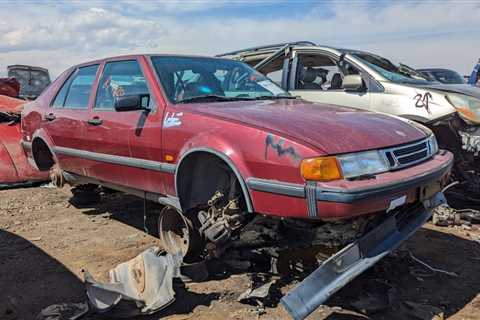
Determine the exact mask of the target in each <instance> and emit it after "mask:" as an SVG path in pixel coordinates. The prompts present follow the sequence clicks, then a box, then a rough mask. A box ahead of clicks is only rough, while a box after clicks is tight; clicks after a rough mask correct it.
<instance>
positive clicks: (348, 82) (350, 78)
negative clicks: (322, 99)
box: [342, 74, 365, 92]
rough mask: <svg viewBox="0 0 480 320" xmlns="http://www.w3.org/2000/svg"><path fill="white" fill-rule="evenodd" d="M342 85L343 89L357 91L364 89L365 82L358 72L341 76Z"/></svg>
mask: <svg viewBox="0 0 480 320" xmlns="http://www.w3.org/2000/svg"><path fill="white" fill-rule="evenodd" d="M342 87H343V89H345V91H356V92H359V91H364V90H365V83H364V82H363V79H362V77H361V76H360V75H359V74H349V75H347V76H345V78H343V83H342Z"/></svg>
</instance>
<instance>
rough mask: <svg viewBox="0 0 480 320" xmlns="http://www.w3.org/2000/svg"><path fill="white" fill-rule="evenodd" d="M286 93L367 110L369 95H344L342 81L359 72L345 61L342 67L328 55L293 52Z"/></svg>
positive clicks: (346, 92) (315, 100)
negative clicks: (293, 56)
mask: <svg viewBox="0 0 480 320" xmlns="http://www.w3.org/2000/svg"><path fill="white" fill-rule="evenodd" d="M291 68H292V69H291V72H290V74H291V75H292V77H291V79H293V81H290V82H289V91H290V93H291V94H293V95H297V96H300V97H302V98H303V99H305V100H309V101H313V102H319V103H325V104H334V105H340V106H347V107H353V108H359V109H369V107H370V94H369V93H368V91H367V90H364V91H361V92H351V91H345V89H344V88H343V86H342V83H343V78H344V77H345V76H346V75H350V74H360V71H359V70H358V69H357V68H356V67H355V66H353V65H352V64H349V63H348V62H346V61H345V60H344V61H342V62H341V63H340V62H338V60H337V59H336V58H335V57H333V56H332V55H329V54H321V53H311V52H308V53H307V52H305V53H302V52H296V54H295V58H294V60H293V63H292V64H291Z"/></svg>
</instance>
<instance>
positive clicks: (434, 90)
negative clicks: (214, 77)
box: [217, 41, 480, 199]
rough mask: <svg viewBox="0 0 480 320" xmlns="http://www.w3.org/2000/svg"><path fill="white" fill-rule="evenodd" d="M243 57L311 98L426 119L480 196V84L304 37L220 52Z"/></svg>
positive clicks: (285, 86)
mask: <svg viewBox="0 0 480 320" xmlns="http://www.w3.org/2000/svg"><path fill="white" fill-rule="evenodd" d="M217 56H218V57H225V58H230V59H235V60H240V61H243V62H246V63H248V64H249V65H251V66H253V67H254V68H255V69H257V70H258V71H260V72H261V73H263V74H265V75H267V76H268V77H269V78H271V79H272V80H274V81H275V82H277V83H278V84H279V85H280V86H281V87H282V88H283V89H285V90H286V91H289V92H290V93H291V94H292V95H297V96H300V97H302V98H304V99H306V100H309V101H314V102H320V103H328V104H336V105H341V106H348V107H353V108H358V109H364V110H369V111H375V112H381V113H386V114H390V115H394V116H399V117H403V118H407V119H409V120H413V121H416V122H418V123H421V124H423V125H425V126H427V127H429V128H430V129H431V130H433V131H434V133H435V134H436V136H437V139H438V141H439V144H440V147H442V148H445V149H447V150H450V151H452V152H453V153H454V154H455V158H456V166H455V168H454V175H455V179H458V180H459V181H461V182H466V183H462V185H463V186H465V188H466V189H465V190H464V192H465V193H467V194H475V195H476V198H477V199H478V197H479V196H480V189H478V185H479V182H480V158H479V157H480V89H479V88H475V87H472V86H469V85H467V84H450V85H446V84H442V83H438V82H434V81H429V80H427V79H425V77H424V76H423V75H422V74H421V73H420V72H418V71H416V70H414V69H413V68H411V67H409V66H407V65H405V64H401V63H400V64H398V65H396V64H394V63H392V62H391V61H389V60H388V59H386V58H384V57H381V56H379V55H377V54H373V53H369V52H365V51H360V50H351V49H341V48H333V47H327V46H320V45H316V44H315V43H313V42H308V41H300V42H293V43H281V44H274V45H267V46H260V47H254V48H247V49H242V50H236V51H233V52H228V53H224V54H220V55H217Z"/></svg>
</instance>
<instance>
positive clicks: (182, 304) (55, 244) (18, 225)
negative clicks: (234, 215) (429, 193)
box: [0, 187, 480, 320]
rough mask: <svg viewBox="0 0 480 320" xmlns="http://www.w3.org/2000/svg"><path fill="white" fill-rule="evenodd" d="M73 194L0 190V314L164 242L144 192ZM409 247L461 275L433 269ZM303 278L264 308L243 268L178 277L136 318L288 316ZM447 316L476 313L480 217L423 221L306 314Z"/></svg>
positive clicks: (24, 310)
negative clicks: (443, 223) (441, 223)
mask: <svg viewBox="0 0 480 320" xmlns="http://www.w3.org/2000/svg"><path fill="white" fill-rule="evenodd" d="M70 197H71V193H70V190H69V189H68V188H64V189H50V188H42V187H39V188H28V189H17V190H5V191H0V319H1V320H13V319H26V320H30V319H34V318H35V316H36V314H38V312H39V311H40V310H41V309H42V308H44V307H47V306H49V305H51V304H55V303H63V302H82V301H85V294H84V286H83V283H82V279H83V275H82V270H83V269H87V270H88V271H90V272H91V273H92V274H93V275H94V277H96V278H97V279H103V280H105V279H106V274H107V272H108V270H109V269H111V268H113V267H115V266H116V265H117V264H119V263H121V262H124V261H127V260H129V259H131V258H133V257H135V256H136V255H138V254H139V253H140V252H142V251H143V250H144V249H146V248H148V247H150V246H152V245H159V241H158V239H156V238H155V237H152V236H149V235H147V234H146V233H145V232H144V229H143V213H142V212H143V201H142V200H139V199H137V198H134V197H130V196H125V195H122V194H108V195H106V196H104V197H103V198H102V200H101V201H100V202H99V203H98V204H96V205H95V206H90V207H86V208H77V207H78V206H77V207H76V206H74V205H72V204H70V203H69V200H70ZM151 210H153V211H155V210H158V208H156V207H153V206H152V207H151ZM408 250H410V251H411V252H412V253H413V255H414V256H415V257H417V258H419V259H421V260H422V261H425V262H426V263H428V264H429V265H431V266H434V267H437V268H441V269H444V270H447V271H449V272H455V273H456V274H458V277H454V276H450V275H447V274H442V273H431V272H429V271H428V270H427V269H425V268H424V267H422V265H420V264H419V263H417V262H415V261H414V260H413V259H412V258H410V257H409V256H408V254H406V253H407V252H408ZM298 281H299V280H298V279H290V280H285V281H279V285H278V286H277V287H276V288H275V290H273V291H274V293H272V296H271V297H270V298H269V299H268V301H266V302H265V307H264V308H262V307H259V306H256V305H255V304H252V305H248V304H242V303H239V302H237V298H238V296H239V295H240V294H241V293H242V292H244V291H245V290H246V289H247V288H248V286H249V283H250V277H249V275H248V274H247V273H245V272H243V273H242V272H220V271H218V270H217V271H216V273H214V274H213V275H212V276H211V278H210V279H209V280H207V281H204V282H201V283H190V284H185V285H182V284H180V283H176V284H175V289H176V301H175V302H174V303H173V304H172V305H170V306H169V307H167V308H166V309H164V310H163V311H161V312H159V313H157V314H155V315H153V316H149V317H143V318H139V319H159V318H162V319H172V320H173V319H175V320H180V319H208V320H217V319H289V317H288V315H287V313H286V311H285V310H284V309H283V308H282V307H281V305H280V304H279V299H280V297H281V295H282V293H283V294H284V293H286V292H287V291H288V290H289V289H291V288H293V287H294V285H295V284H296V283H298ZM434 314H437V317H434ZM442 317H444V318H448V319H480V230H479V228H478V226H472V227H464V226H459V227H449V228H445V227H443V228H440V227H435V226H432V225H426V226H425V227H424V228H423V229H422V230H420V231H419V232H417V234H416V235H415V236H414V237H413V238H412V239H411V240H409V241H408V242H407V243H406V244H405V245H404V246H403V247H402V248H401V249H400V250H397V251H396V252H394V253H393V254H391V255H390V256H388V257H386V258H385V259H383V260H382V261H380V263H378V264H377V265H376V266H375V267H373V268H371V269H370V270H368V271H367V272H365V273H364V274H362V275H361V276H359V277H358V278H357V279H355V280H354V281H352V282H351V283H350V284H348V285H347V286H346V287H344V288H343V289H342V290H341V291H339V292H338V293H337V294H335V295H334V296H333V297H332V298H331V299H330V300H329V301H327V303H326V304H325V305H324V306H321V307H320V308H319V309H317V311H315V313H313V314H312V315H311V316H310V317H309V318H308V319H329V320H332V319H348V320H353V319H442ZM95 319H105V318H104V317H98V318H95Z"/></svg>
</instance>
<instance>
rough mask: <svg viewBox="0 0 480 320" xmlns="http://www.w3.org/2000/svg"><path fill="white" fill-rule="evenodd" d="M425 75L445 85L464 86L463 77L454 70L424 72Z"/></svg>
mask: <svg viewBox="0 0 480 320" xmlns="http://www.w3.org/2000/svg"><path fill="white" fill-rule="evenodd" d="M422 73H423V74H425V75H427V76H430V77H431V78H432V80H436V81H439V82H441V83H445V84H463V83H465V82H464V80H463V77H462V76H461V75H459V74H458V73H456V72H455V71H453V70H429V71H422Z"/></svg>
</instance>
